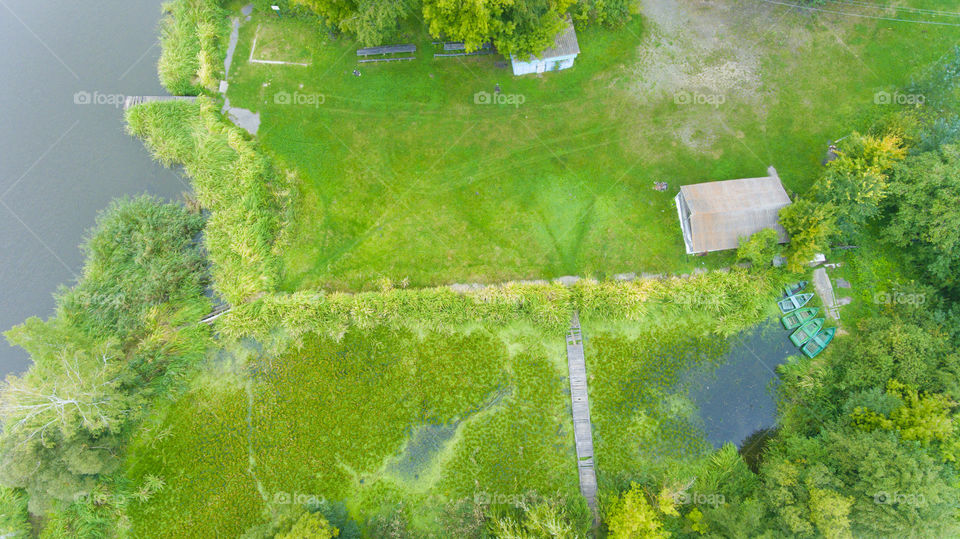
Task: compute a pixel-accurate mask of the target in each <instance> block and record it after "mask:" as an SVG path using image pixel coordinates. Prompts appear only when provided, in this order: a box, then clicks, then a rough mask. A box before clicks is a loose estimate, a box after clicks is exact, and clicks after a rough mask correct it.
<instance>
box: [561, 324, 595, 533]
mask: <svg viewBox="0 0 960 539" xmlns="http://www.w3.org/2000/svg"><path fill="white" fill-rule="evenodd" d="M567 369H568V370H569V373H570V402H571V408H572V409H573V438H574V440H575V442H576V445H577V468H578V471H579V473H580V493H581V494H583V497H584V498H586V499H587V504H588V505H589V506H590V509H592V510H593V511H594V514H596V510H597V472H596V470H595V469H594V463H593V427H592V426H591V424H590V401H589V400H588V399H587V365H586V359H585V358H584V355H583V336H582V335H581V334H580V317H579V316H578V315H577V313H576V312H575V313H573V320H572V321H571V322H570V331H569V332H567Z"/></svg>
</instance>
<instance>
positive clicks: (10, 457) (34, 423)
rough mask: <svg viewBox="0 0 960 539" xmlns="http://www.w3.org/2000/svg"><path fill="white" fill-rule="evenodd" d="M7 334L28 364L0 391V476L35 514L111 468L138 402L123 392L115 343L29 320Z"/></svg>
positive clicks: (84, 487) (56, 324) (123, 379)
mask: <svg viewBox="0 0 960 539" xmlns="http://www.w3.org/2000/svg"><path fill="white" fill-rule="evenodd" d="M7 336H8V338H9V339H10V341H11V343H13V344H16V345H20V346H22V347H23V348H25V349H26V350H27V351H28V352H30V355H31V357H32V358H33V361H34V365H33V367H31V368H30V369H29V370H28V371H27V372H26V373H25V374H24V375H23V376H19V377H18V376H10V377H8V378H7V380H6V381H5V382H4V384H3V386H2V389H0V417H2V418H3V423H4V427H3V432H2V433H0V449H2V451H0V480H2V481H3V483H4V484H6V485H8V486H16V487H21V488H24V489H25V490H26V491H27V493H28V494H29V495H30V508H31V511H32V512H35V513H36V512H41V511H43V510H45V509H47V508H49V507H51V505H52V502H53V501H54V500H61V501H71V500H72V499H73V497H74V496H76V495H77V494H78V493H81V492H83V491H85V490H88V489H89V488H91V485H92V484H93V481H94V479H95V478H96V477H97V476H99V475H101V474H106V473H111V472H113V471H114V470H116V469H117V467H118V466H119V458H118V453H119V450H120V447H121V446H122V444H121V440H122V436H123V434H124V433H125V431H126V429H127V428H128V427H129V425H130V424H131V422H132V421H133V420H135V419H136V418H137V416H138V414H137V413H136V411H137V410H139V409H140V408H141V406H142V400H141V399H140V398H138V397H135V396H131V395H129V394H128V393H126V392H125V391H124V386H125V384H127V383H128V382H129V379H130V373H129V371H125V370H124V368H123V355H122V353H121V352H120V350H119V348H118V347H117V343H116V341H106V342H94V341H91V340H89V339H87V338H86V337H84V336H83V335H82V334H78V332H77V331H76V330H75V329H73V328H70V327H65V326H64V325H63V324H62V323H59V322H58V321H56V320H54V321H51V322H41V321H40V320H38V319H36V318H33V319H30V320H28V321H27V322H26V323H25V324H24V325H22V326H18V327H17V328H14V329H13V330H11V331H10V332H8V334H7Z"/></svg>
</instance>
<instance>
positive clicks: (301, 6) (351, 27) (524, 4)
mask: <svg viewBox="0 0 960 539" xmlns="http://www.w3.org/2000/svg"><path fill="white" fill-rule="evenodd" d="M260 4H261V8H262V9H266V10H269V9H271V8H270V6H269V5H276V2H269V3H267V2H260ZM268 4H269V5H268ZM280 5H281V7H282V9H284V10H285V11H287V12H289V13H294V14H300V15H303V14H304V13H312V14H314V15H316V16H318V17H319V18H320V20H321V21H322V22H323V23H324V24H325V25H326V26H328V27H329V28H332V29H334V30H336V31H339V32H343V33H346V34H350V35H352V36H354V37H356V38H357V40H358V41H359V42H360V43H361V44H363V45H365V46H372V45H382V44H385V43H388V42H389V41H391V40H396V39H398V35H399V31H400V27H401V25H402V24H403V22H404V21H405V20H407V19H412V20H413V21H414V22H420V21H422V22H423V24H425V25H426V26H427V28H428V29H429V31H430V33H431V35H433V36H435V37H438V38H443V39H449V40H452V41H463V42H464V43H465V44H466V47H467V50H468V51H473V50H476V49H478V48H480V47H481V46H482V45H483V44H485V43H492V44H493V45H494V46H495V47H496V48H497V50H498V51H500V52H501V53H503V54H538V53H540V52H542V51H543V50H544V49H546V48H547V47H549V46H550V45H551V44H552V43H553V38H554V36H555V35H556V34H557V32H558V31H559V30H560V28H561V27H562V25H563V22H564V20H565V19H566V18H567V17H568V16H570V17H572V19H573V20H574V21H576V22H577V23H578V24H600V25H604V26H608V27H618V26H621V25H623V24H624V23H625V22H626V21H627V20H628V19H629V18H630V9H629V6H630V2H629V1H627V0H397V1H394V2H380V1H376V0H288V1H285V2H282V3H281V4H280Z"/></svg>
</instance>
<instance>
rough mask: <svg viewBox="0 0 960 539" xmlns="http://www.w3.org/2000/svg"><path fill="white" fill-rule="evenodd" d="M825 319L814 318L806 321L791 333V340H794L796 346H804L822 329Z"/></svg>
mask: <svg viewBox="0 0 960 539" xmlns="http://www.w3.org/2000/svg"><path fill="white" fill-rule="evenodd" d="M823 321H824V320H823V318H814V319H813V320H810V321H808V322H805V323H804V324H803V325H802V326H800V327H799V328H798V329H797V330H796V331H794V332H793V334H792V335H790V342H792V343H793V345H794V346H803V345H804V344H805V343H806V342H807V341H809V340H810V339H812V338H813V336H814V335H816V334H817V332H818V331H820V328H822V327H823Z"/></svg>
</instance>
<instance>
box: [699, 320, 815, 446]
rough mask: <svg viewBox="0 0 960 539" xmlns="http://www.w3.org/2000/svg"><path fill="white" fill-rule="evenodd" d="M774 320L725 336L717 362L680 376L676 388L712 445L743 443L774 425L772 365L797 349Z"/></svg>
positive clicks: (775, 377)
mask: <svg viewBox="0 0 960 539" xmlns="http://www.w3.org/2000/svg"><path fill="white" fill-rule="evenodd" d="M789 336H790V332H789V331H786V330H785V329H783V326H781V325H780V320H778V319H771V320H769V321H767V322H765V323H764V324H761V325H759V326H757V327H755V328H753V329H751V330H748V331H745V332H743V333H741V334H739V335H736V336H735V337H733V338H731V339H730V349H729V351H728V352H727V353H726V354H725V355H724V356H723V357H722V358H720V360H719V361H720V363H719V366H717V364H714V363H711V362H704V363H702V364H700V365H698V366H697V367H695V368H694V369H691V370H690V371H689V372H687V373H686V374H685V375H684V378H683V381H682V383H681V386H682V387H683V388H685V389H686V390H687V391H688V394H689V396H690V399H691V400H692V401H693V402H694V404H696V405H697V406H698V407H699V409H700V419H701V420H702V424H701V425H700V427H701V428H703V430H704V432H705V433H706V436H707V441H708V442H709V443H710V444H712V445H713V446H714V447H717V448H719V447H721V446H722V445H723V444H725V443H727V442H732V443H734V444H737V447H740V446H741V444H742V443H743V441H744V440H745V439H746V438H747V437H748V436H750V435H751V434H753V433H754V432H756V431H758V430H760V429H767V428H770V427H772V426H774V424H775V423H776V419H777V407H776V402H775V400H774V395H773V391H772V390H773V388H774V387H775V384H776V382H777V380H778V378H777V375H776V368H777V366H778V365H780V364H782V363H784V362H786V360H787V358H788V357H790V356H792V355H798V354H799V350H798V349H797V348H796V347H795V346H793V344H792V343H791V342H790V338H789Z"/></svg>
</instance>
